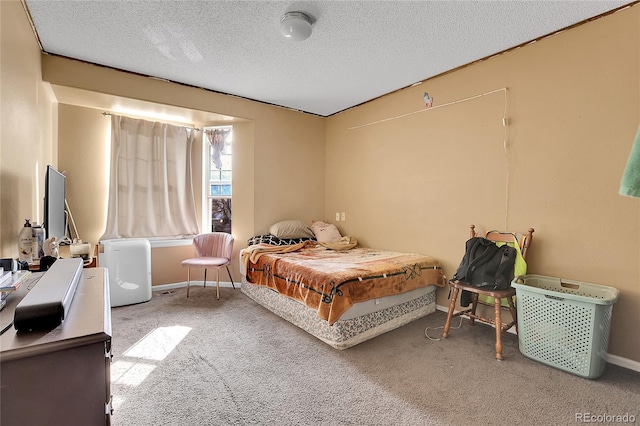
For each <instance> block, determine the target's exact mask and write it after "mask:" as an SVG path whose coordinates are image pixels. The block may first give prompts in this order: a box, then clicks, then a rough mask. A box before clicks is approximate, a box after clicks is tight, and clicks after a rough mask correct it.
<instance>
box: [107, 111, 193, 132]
mask: <svg viewBox="0 0 640 426" xmlns="http://www.w3.org/2000/svg"><path fill="white" fill-rule="evenodd" d="M102 115H104V116H105V117H106V116H107V115H113V114H112V113H110V112H106V111H105V112H103V113H102ZM126 117H130V116H126ZM130 118H135V119H140V120H143V119H144V118H140V117H130ZM156 121H158V122H162V123H166V124H171V125H178V126H183V127H186V128H187V129H193V130H195V131H196V132H199V131H200V129H199V128H198V127H195V126H193V125H191V126H188V125H185V124H184V123H171V122H167V121H164V120H156Z"/></svg>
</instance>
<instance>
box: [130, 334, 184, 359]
mask: <svg viewBox="0 0 640 426" xmlns="http://www.w3.org/2000/svg"><path fill="white" fill-rule="evenodd" d="M190 331H191V327H185V326H181V325H175V326H172V327H159V328H156V329H155V330H153V331H152V332H151V333H149V334H147V335H146V336H145V337H143V338H142V339H141V340H140V341H139V342H137V343H136V344H135V345H133V346H131V347H130V348H129V349H127V350H126V351H125V353H124V356H127V357H133V358H143V359H148V360H153V361H162V360H163V359H165V358H166V357H167V355H169V354H170V353H171V351H173V350H174V349H175V348H176V346H178V344H179V343H180V342H181V341H182V339H184V338H185V336H186V335H187V334H189V332H190Z"/></svg>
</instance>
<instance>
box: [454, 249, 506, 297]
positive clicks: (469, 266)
mask: <svg viewBox="0 0 640 426" xmlns="http://www.w3.org/2000/svg"><path fill="white" fill-rule="evenodd" d="M515 260H516V249H515V248H513V247H511V246H509V245H507V244H503V245H501V246H499V247H498V246H497V245H496V243H495V242H493V241H489V240H487V239H485V238H483V237H473V238H470V239H469V240H468V241H467V243H466V250H465V253H464V257H463V258H462V261H461V262H460V266H458V270H457V271H456V273H455V275H454V276H453V279H454V280H457V281H461V282H463V283H467V284H469V285H472V286H474V287H480V288H484V289H487V290H505V289H507V288H509V287H510V286H511V280H512V279H513V267H514V265H515ZM470 303H471V294H470V293H469V292H468V291H463V292H462V295H461V296H460V304H461V305H462V306H464V307H466V306H469V304H470Z"/></svg>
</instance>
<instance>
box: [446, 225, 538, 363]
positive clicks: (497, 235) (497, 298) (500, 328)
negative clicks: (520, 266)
mask: <svg viewBox="0 0 640 426" xmlns="http://www.w3.org/2000/svg"><path fill="white" fill-rule="evenodd" d="M533 231H534V229H533V228H529V231H528V232H527V233H526V234H522V235H520V236H516V234H514V233H510V232H499V231H488V232H485V234H484V235H482V236H483V237H485V238H486V239H488V240H491V241H495V242H504V243H515V241H516V239H517V241H518V245H519V246H520V251H521V253H522V257H523V258H525V259H526V256H527V251H528V249H529V246H530V245H531V241H532V240H533ZM470 235H471V237H472V238H473V237H477V236H478V234H477V233H476V230H475V225H471V230H470ZM514 237H515V239H514ZM449 285H450V286H451V289H452V291H453V293H452V295H451V302H450V303H449V312H448V314H447V321H446V322H445V324H444V330H443V332H442V337H443V338H446V337H447V336H448V335H449V328H450V326H451V318H453V317H457V316H465V317H467V318H469V323H470V324H471V325H473V324H474V321H475V320H478V321H482V322H484V323H487V324H493V325H494V326H495V328H496V359H498V360H500V361H501V360H502V359H503V358H502V332H504V331H507V330H509V329H510V328H511V327H513V326H514V325H515V327H516V332H517V331H518V319H517V316H516V308H515V306H514V304H513V296H515V294H516V290H515V289H514V288H513V287H509V288H508V289H506V290H487V289H482V288H477V287H473V286H471V285H468V284H467V283H464V282H460V281H457V280H450V281H449ZM465 290H466V291H469V292H471V293H472V301H471V307H470V308H469V309H464V310H461V311H459V312H456V313H454V311H455V307H456V300H457V299H458V295H459V294H461V291H465ZM479 296H489V297H493V298H494V315H495V318H493V319H492V318H484V317H482V316H480V315H477V314H476V308H477V307H478V297H479ZM503 299H505V300H506V301H507V304H508V305H509V311H510V312H511V317H512V321H511V322H509V323H507V324H503V323H502V315H501V313H502V308H501V305H502V300H503Z"/></svg>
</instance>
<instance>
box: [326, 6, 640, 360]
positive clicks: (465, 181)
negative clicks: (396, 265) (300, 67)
mask: <svg viewBox="0 0 640 426" xmlns="http://www.w3.org/2000/svg"><path fill="white" fill-rule="evenodd" d="M639 22H640V7H638V6H636V7H633V8H631V9H627V10H624V11H622V12H619V13H615V14H612V15H610V16H606V17H603V18H602V19H598V20H595V21H592V22H590V23H587V24H585V25H582V26H579V27H577V28H574V29H571V30H569V31H565V32H562V33H559V34H557V35H554V36H552V37H548V38H546V39H543V40H541V41H538V42H536V43H533V44H530V45H527V46H524V47H521V48H519V49H515V50H513V51H511V52H507V53H505V54H502V55H499V56H496V57H493V58H491V59H488V60H485V61H482V62H479V63H476V64H473V65H471V66H468V67H465V68H463V69H461V70H458V71H455V72H452V73H449V74H446V75H443V76H440V77H438V78H434V79H431V80H428V81H425V82H423V83H422V84H421V85H419V86H415V87H412V88H407V89H405V90H402V91H399V92H396V93H393V94H390V95H387V96H385V97H383V98H380V99H378V100H375V101H373V102H370V103H368V104H365V105H363V106H360V107H358V108H354V109H352V110H349V111H346V112H344V113H341V114H338V115H336V116H333V117H331V118H329V119H328V120H327V145H326V154H327V157H326V170H327V174H326V189H325V191H326V194H327V198H326V200H327V201H326V210H325V216H326V217H328V218H333V217H335V212H338V211H339V212H345V213H346V218H347V220H346V221H345V222H337V223H336V224H337V225H338V226H339V227H340V228H341V229H342V230H343V232H344V233H346V234H349V235H353V236H355V237H357V238H358V239H359V240H360V241H361V242H363V243H364V244H366V245H370V246H374V247H380V248H389V249H398V250H408V251H414V250H415V251H420V252H424V253H427V254H431V255H434V256H436V257H438V258H440V259H441V260H442V262H443V264H444V266H445V272H446V274H447V275H448V276H449V277H451V276H452V275H453V274H454V273H455V269H456V267H457V265H458V263H459V262H460V259H461V258H462V255H463V253H464V242H465V240H466V239H467V237H468V228H469V225H470V224H472V223H473V224H476V225H478V226H481V227H485V228H501V229H505V228H506V229H514V230H521V231H522V232H524V231H526V229H527V228H528V227H533V228H535V229H536V232H535V234H534V240H533V245H532V248H531V252H530V258H529V265H530V268H529V272H531V273H537V274H542V275H550V276H558V277H563V278H567V279H574V280H578V281H585V282H590V283H599V284H603V285H609V286H613V287H616V288H618V289H619V290H620V298H619V300H618V302H617V303H616V305H615V306H614V309H613V323H612V326H611V330H612V333H611V344H610V349H609V350H610V352H611V353H612V354H616V355H619V356H622V357H626V358H630V359H633V360H635V361H640V335H638V333H637V330H636V329H637V327H638V324H640V266H639V262H638V260H639V259H640V200H638V199H632V198H627V197H622V196H620V195H618V188H619V185H620V178H621V177H622V172H623V169H624V166H625V164H626V159H627V156H628V154H629V151H630V149H631V144H632V141H633V137H634V135H635V132H636V129H637V126H638V123H639V122H640V120H639V118H640V79H639V76H640V67H639V60H640V30H639V28H640V26H639V25H638V23H639ZM501 88H507V90H506V101H505V91H500V90H499V91H498V92H497V93H494V94H490V95H487V96H483V97H480V98H477V99H473V100H469V101H467V102H460V103H455V104H452V105H449V106H445V105H446V104H448V103H453V102H455V101H458V100H462V99H466V98H469V97H472V96H475V95H480V94H484V93H488V92H491V91H493V90H498V89H501ZM424 92H428V93H429V94H430V95H431V96H432V97H433V98H434V100H435V108H432V109H431V110H425V109H424V107H423V105H422V96H423V93H424ZM505 105H506V106H505ZM505 108H506V118H507V120H508V121H507V123H508V126H507V128H506V141H507V144H506V152H505V149H504V140H505V128H504V127H503V126H502V119H503V114H504V113H505ZM414 111H420V112H418V113H416V114H413V115H409V116H406V117H403V118H398V119H395V120H390V121H384V122H381V123H378V124H375V125H371V126H366V127H359V128H354V127H357V126H360V125H362V124H367V123H375V122H377V121H380V120H385V119H388V118H392V117H396V116H400V115H403V114H408V113H411V112H414ZM505 164H506V165H505ZM447 296H448V289H442V290H440V291H439V292H438V298H437V302H438V304H439V305H442V306H447V305H448V300H447Z"/></svg>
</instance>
